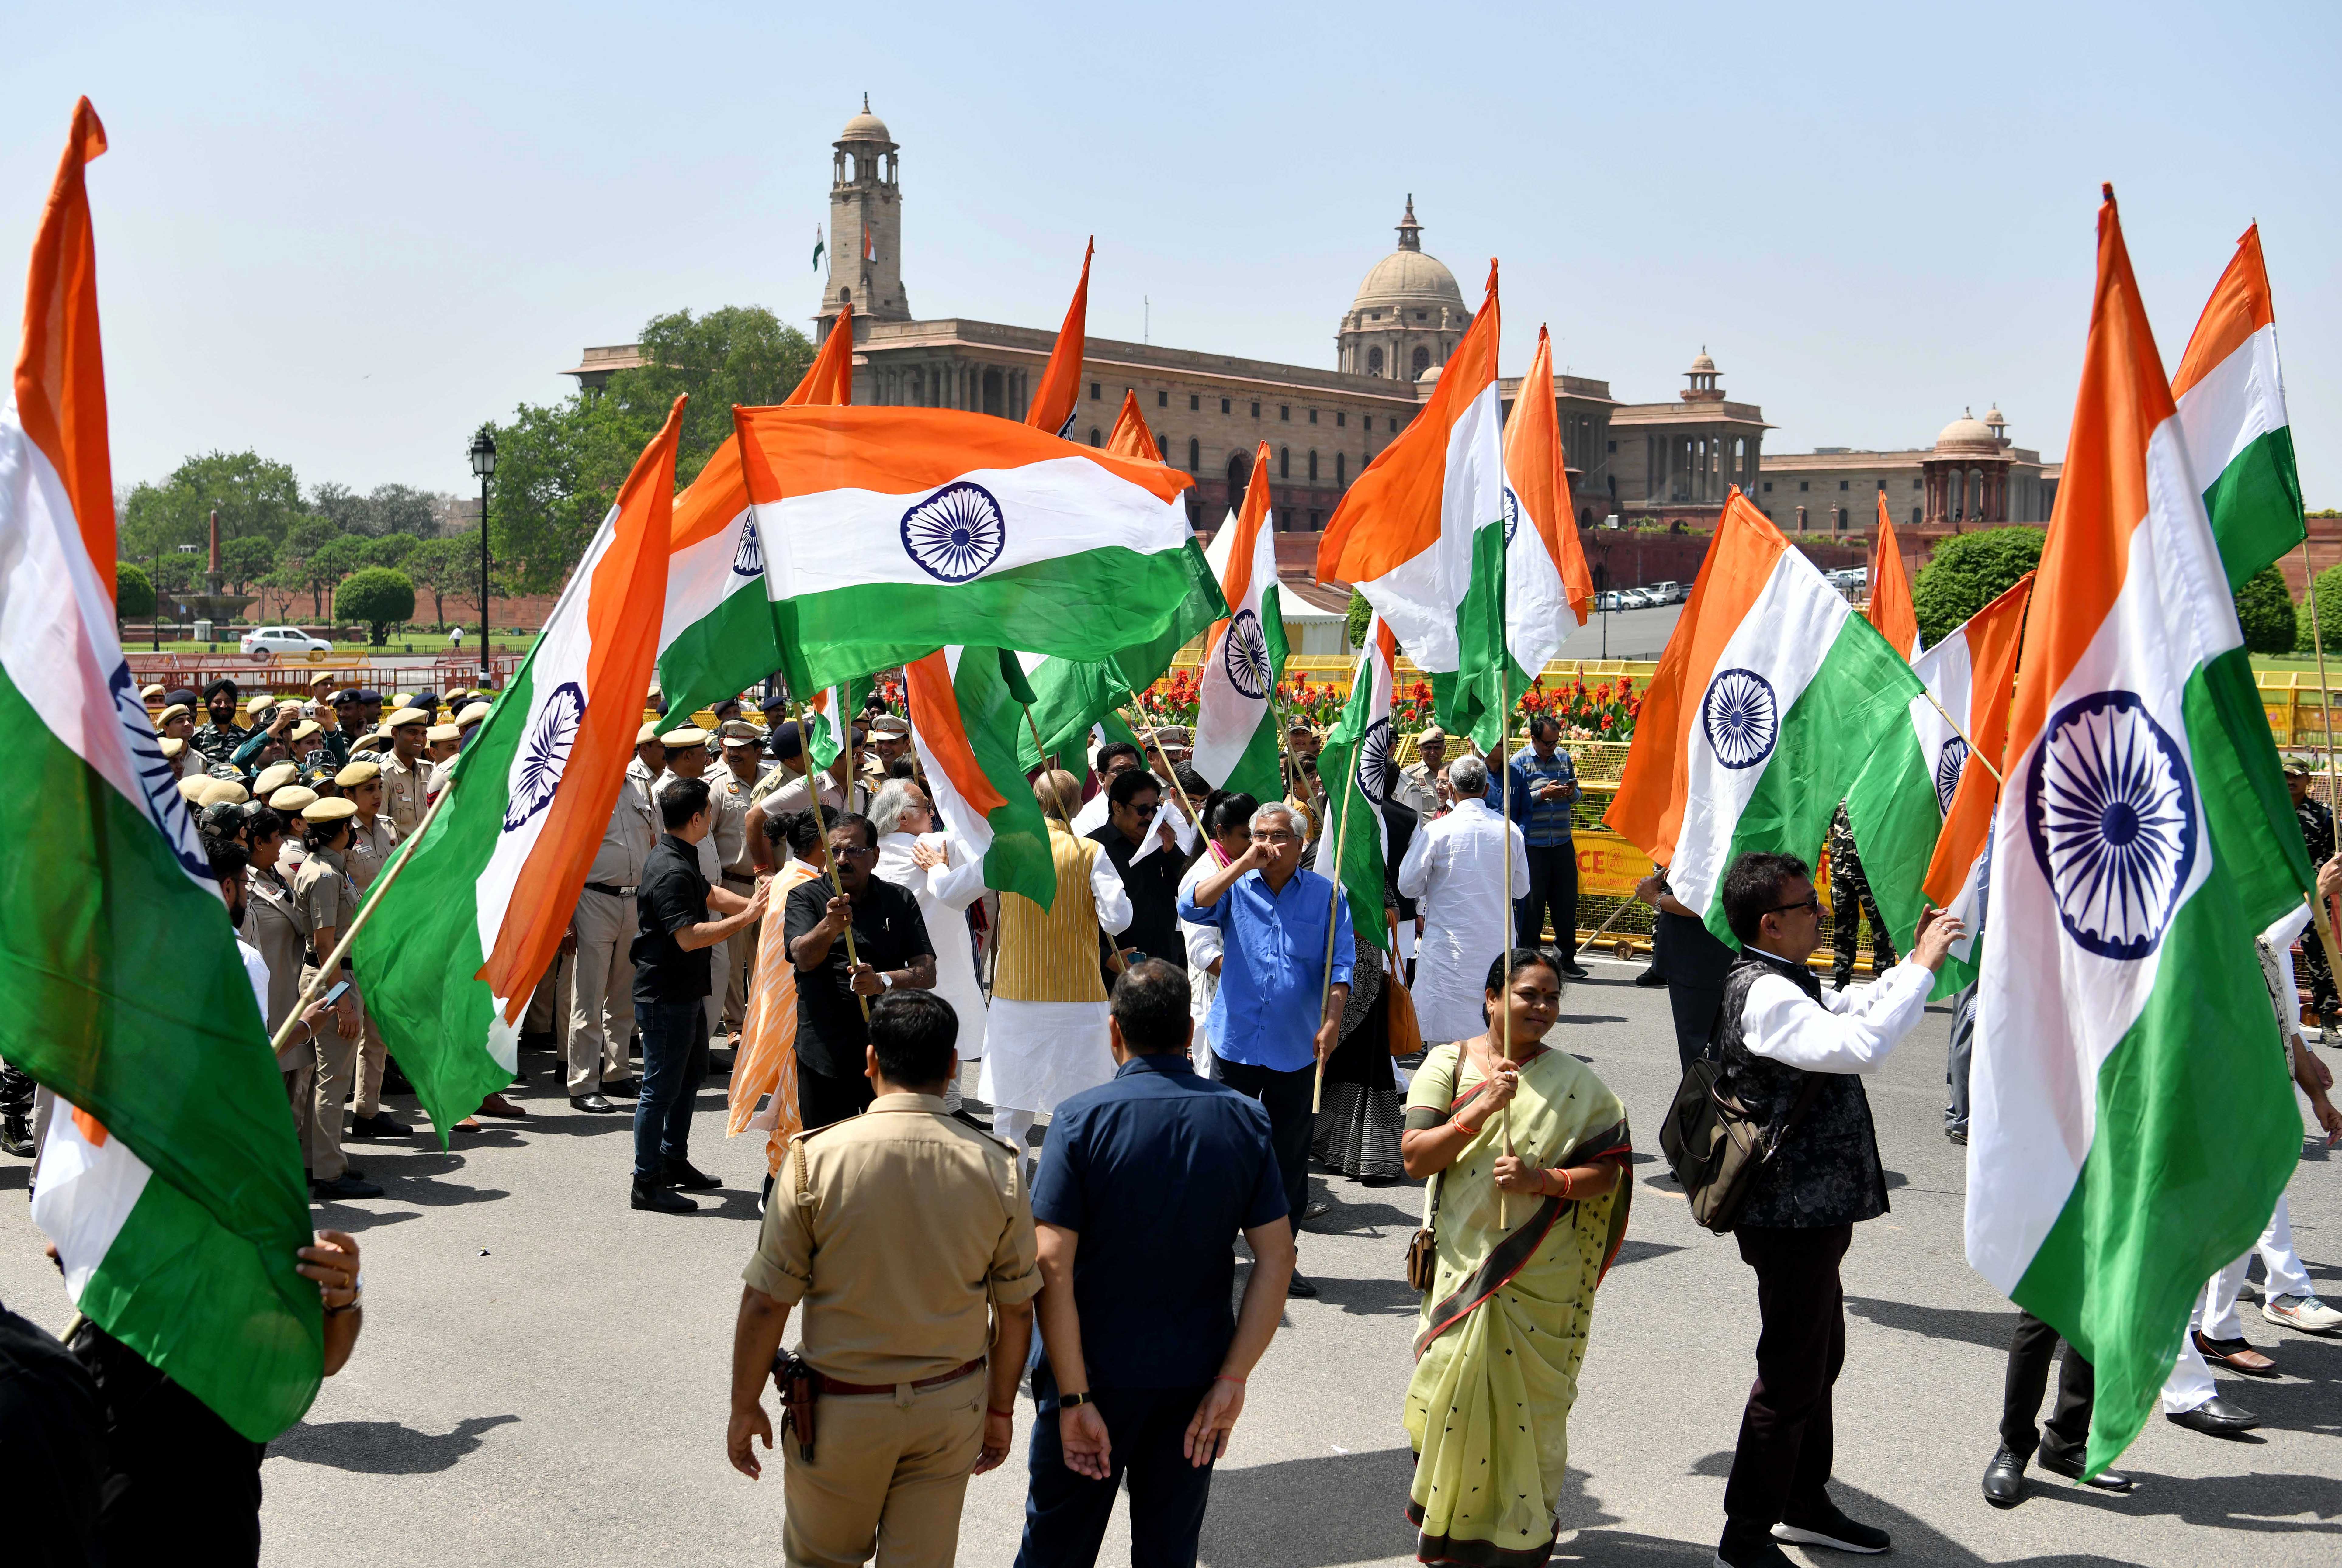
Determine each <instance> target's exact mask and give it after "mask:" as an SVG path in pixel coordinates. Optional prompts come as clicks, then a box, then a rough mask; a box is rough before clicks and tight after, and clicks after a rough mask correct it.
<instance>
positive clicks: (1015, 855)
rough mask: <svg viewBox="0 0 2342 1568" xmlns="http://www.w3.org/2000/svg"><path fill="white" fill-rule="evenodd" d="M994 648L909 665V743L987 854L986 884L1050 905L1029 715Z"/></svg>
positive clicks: (972, 845)
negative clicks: (1028, 753)
mask: <svg viewBox="0 0 2342 1568" xmlns="http://www.w3.org/2000/svg"><path fill="white" fill-rule="evenodd" d="M1004 657H1013V655H1004V654H1002V653H1001V651H1000V650H998V649H996V648H982V647H948V648H941V649H938V650H937V651H936V652H935V653H932V654H928V655H926V657H925V658H923V659H914V660H912V661H911V662H910V663H909V664H906V665H904V666H903V689H904V694H905V696H906V699H907V703H908V706H909V708H910V710H911V744H912V745H913V746H914V747H915V748H916V750H917V752H918V754H919V763H920V766H921V768H922V769H923V770H924V771H925V773H926V780H927V787H928V789H929V790H930V791H932V792H933V794H934V795H935V801H936V812H937V813H938V814H940V815H941V816H942V817H943V820H944V825H945V827H946V828H947V829H948V830H949V831H951V832H952V833H954V834H957V835H958V836H959V838H960V839H961V841H962V842H964V843H965V844H966V845H967V846H968V850H969V853H970V854H973V855H975V856H976V858H977V859H979V860H981V861H983V863H984V884H985V886H986V887H988V888H991V889H993V890H994V891H995V892H999V893H1021V894H1024V895H1025V896H1026V897H1027V898H1029V899H1031V900H1032V901H1033V902H1034V903H1036V904H1039V905H1040V906H1041V907H1042V908H1044V909H1046V908H1048V907H1049V906H1050V904H1052V903H1053V902H1055V900H1056V896H1057V873H1056V864H1055V862H1054V860H1053V859H1052V857H1051V854H1050V850H1049V828H1048V824H1046V822H1044V821H1043V820H1042V818H1041V807H1040V803H1038V802H1037V801H1036V800H1035V799H1034V798H1033V789H1032V786H1031V785H1030V784H1026V781H1025V770H1024V768H1023V767H1022V766H1020V765H1019V764H1018V763H1017V760H1016V736H1017V732H1018V731H1019V730H1020V729H1022V728H1023V727H1024V724H1025V715H1024V714H1023V712H1022V711H1021V710H1020V709H1019V707H1018V706H1017V704H1016V699H1015V698H1014V697H1013V696H1012V695H1011V694H1010V688H1009V682H1008V678H1007V676H1006V674H1005V673H1004V672H1005V668H1006V666H1005V664H1004V663H1003V661H1004Z"/></svg>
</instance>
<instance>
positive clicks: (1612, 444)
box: [1326, 441, 1773, 898]
mask: <svg viewBox="0 0 2342 1568" xmlns="http://www.w3.org/2000/svg"><path fill="white" fill-rule="evenodd" d="M1605 444H1606V445H1607V446H1608V447H1609V449H1610V452H1611V454H1613V455H1614V456H1615V455H1616V453H1617V451H1618V444H1617V443H1616V442H1615V441H1612V442H1607V443H1605ZM1765 488H1766V489H1767V490H1770V489H1771V488H1773V487H1772V486H1771V485H1770V484H1767V486H1765ZM1326 896H1327V897H1329V898H1330V897H1332V896H1333V895H1332V894H1326Z"/></svg>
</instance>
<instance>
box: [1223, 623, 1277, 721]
mask: <svg viewBox="0 0 2342 1568" xmlns="http://www.w3.org/2000/svg"><path fill="white" fill-rule="evenodd" d="M1220 662H1221V663H1222V664H1224V665H1225V666H1226V669H1227V672H1228V684H1230V685H1232V686H1234V687H1235V688H1236V690H1237V692H1239V693H1240V694H1243V695H1245V696H1247V697H1250V698H1252V699H1253V700H1255V701H1256V702H1257V701H1258V700H1259V699H1261V698H1262V697H1265V696H1266V695H1268V676H1269V669H1268V639H1267V638H1266V636H1264V635H1262V634H1261V630H1260V617H1259V616H1258V615H1256V614H1253V613H1252V612H1251V611H1250V610H1238V611H1237V612H1236V617H1235V619H1233V620H1231V621H1230V622H1229V623H1228V632H1227V635H1226V636H1225V637H1222V638H1221V639H1220Z"/></svg>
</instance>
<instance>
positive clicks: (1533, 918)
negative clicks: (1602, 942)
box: [1513, 844, 1577, 963]
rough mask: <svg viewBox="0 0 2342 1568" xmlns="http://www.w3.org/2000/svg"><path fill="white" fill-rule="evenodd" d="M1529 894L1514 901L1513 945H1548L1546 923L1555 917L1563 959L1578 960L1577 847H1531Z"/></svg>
mask: <svg viewBox="0 0 2342 1568" xmlns="http://www.w3.org/2000/svg"><path fill="white" fill-rule="evenodd" d="M1524 853H1525V854H1526V855H1527V856H1528V862H1529V890H1528V892H1527V893H1526V894H1524V895H1522V896H1521V897H1519V898H1516V899H1515V900H1513V945H1514V946H1516V947H1542V946H1544V945H1545V922H1546V913H1547V912H1548V911H1550V912H1551V913H1552V915H1553V944H1554V946H1555V947H1556V948H1558V949H1559V950H1560V952H1561V955H1562V957H1563V958H1565V959H1566V960H1569V961H1570V962H1572V963H1575V962H1576V959H1577V846H1576V844H1530V845H1528V846H1527V848H1526V850H1525V851H1524Z"/></svg>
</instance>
